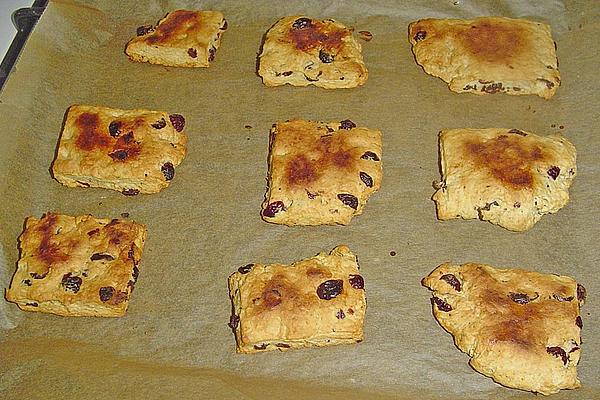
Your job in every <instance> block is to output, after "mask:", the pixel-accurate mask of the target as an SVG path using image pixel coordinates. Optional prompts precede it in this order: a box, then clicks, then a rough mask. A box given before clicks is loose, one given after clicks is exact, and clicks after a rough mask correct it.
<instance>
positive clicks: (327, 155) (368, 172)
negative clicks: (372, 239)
mask: <svg viewBox="0 0 600 400" xmlns="http://www.w3.org/2000/svg"><path fill="white" fill-rule="evenodd" d="M269 149H270V153H269V174H268V189H267V193H266V195H265V201H264V202H263V205H262V212H261V215H262V218H263V219H264V220H265V221H267V222H272V223H275V224H284V225H325V224H329V225H332V224H341V225H347V224H349V223H350V220H351V219H352V217H353V216H355V215H359V214H361V213H362V211H363V208H364V206H365V204H366V203H367V200H368V199H369V197H370V196H371V194H373V193H374V192H375V191H377V190H378V189H379V187H380V185H381V179H382V176H383V172H382V166H381V132H380V131H378V130H372V129H368V128H362V127H357V126H356V124H354V123H353V122H352V121H350V120H344V121H341V122H330V123H324V122H314V121H305V120H299V119H294V120H291V121H287V122H279V123H277V124H275V125H273V128H272V129H271V138H270V145H269Z"/></svg>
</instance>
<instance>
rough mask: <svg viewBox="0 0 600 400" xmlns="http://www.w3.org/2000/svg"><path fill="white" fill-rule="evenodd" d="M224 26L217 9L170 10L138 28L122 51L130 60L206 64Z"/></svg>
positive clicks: (213, 53) (168, 63)
mask: <svg viewBox="0 0 600 400" xmlns="http://www.w3.org/2000/svg"><path fill="white" fill-rule="evenodd" d="M226 29H227V21H225V19H224V18H223V14H222V13H221V12H219V11H189V10H177V11H172V12H170V13H168V14H167V16H166V17H164V18H163V19H161V20H160V21H159V22H158V25H156V26H155V27H154V26H152V25H144V26H140V27H138V28H137V37H135V38H133V39H131V40H130V41H129V43H127V47H126V48H125V54H127V55H128V56H129V58H130V59H131V60H132V61H138V62H148V63H150V64H160V65H166V66H170V67H208V66H209V65H210V62H211V61H213V60H214V58H215V54H216V52H217V49H218V48H219V46H220V45H221V35H222V34H223V31H225V30H226Z"/></svg>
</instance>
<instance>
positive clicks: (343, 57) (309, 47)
mask: <svg viewBox="0 0 600 400" xmlns="http://www.w3.org/2000/svg"><path fill="white" fill-rule="evenodd" d="M258 74H259V75H260V76H261V77H262V79H263V83H264V84H265V85H267V86H279V85H285V84H290V85H292V86H308V85H315V86H319V87H322V88H326V89H336V88H352V87H356V86H360V85H362V84H364V83H365V82H366V80H367V77H368V71H367V68H366V67H365V64H364V63H363V58H362V54H361V46H360V44H359V43H358V42H357V41H356V40H355V39H354V37H353V36H352V31H351V30H350V29H349V28H347V27H346V26H344V25H343V24H341V23H339V22H337V21H335V20H333V19H325V20H319V19H311V18H307V17H305V16H300V15H298V16H290V17H284V18H282V19H280V20H279V21H277V23H276V24H275V25H273V26H272V27H271V29H269V31H268V32H267V34H266V37H265V41H264V43H263V49H262V52H261V54H260V65H259V69H258Z"/></svg>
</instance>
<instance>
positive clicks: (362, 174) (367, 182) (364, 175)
mask: <svg viewBox="0 0 600 400" xmlns="http://www.w3.org/2000/svg"><path fill="white" fill-rule="evenodd" d="M359 175H360V180H361V181H363V183H364V184H365V185H366V186H367V187H373V178H371V176H370V175H369V174H367V173H366V172H362V171H361V172H360V173H359Z"/></svg>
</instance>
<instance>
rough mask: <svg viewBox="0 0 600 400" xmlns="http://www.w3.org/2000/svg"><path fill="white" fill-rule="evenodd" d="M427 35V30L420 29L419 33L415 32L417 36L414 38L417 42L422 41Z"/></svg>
mask: <svg viewBox="0 0 600 400" xmlns="http://www.w3.org/2000/svg"><path fill="white" fill-rule="evenodd" d="M426 37H427V32H425V31H418V32H417V33H415V36H414V37H413V39H415V42H420V41H421V40H423V39H425V38H426Z"/></svg>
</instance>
